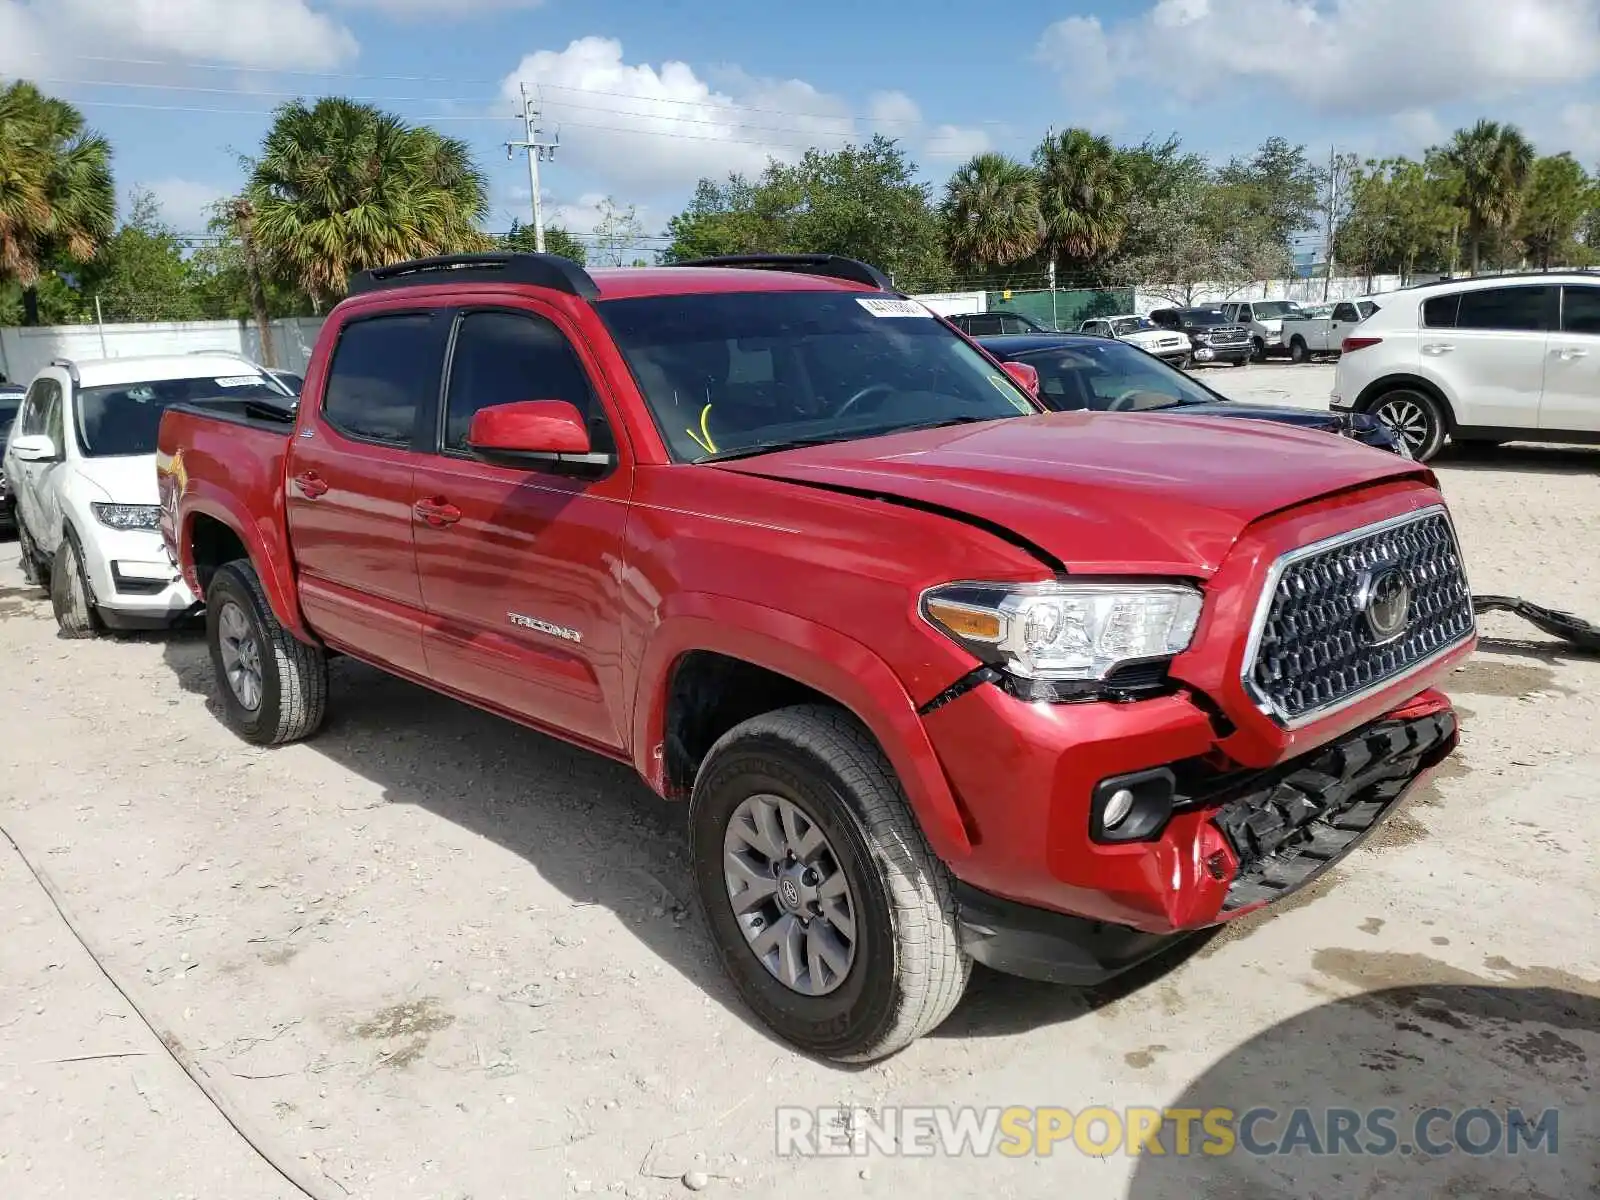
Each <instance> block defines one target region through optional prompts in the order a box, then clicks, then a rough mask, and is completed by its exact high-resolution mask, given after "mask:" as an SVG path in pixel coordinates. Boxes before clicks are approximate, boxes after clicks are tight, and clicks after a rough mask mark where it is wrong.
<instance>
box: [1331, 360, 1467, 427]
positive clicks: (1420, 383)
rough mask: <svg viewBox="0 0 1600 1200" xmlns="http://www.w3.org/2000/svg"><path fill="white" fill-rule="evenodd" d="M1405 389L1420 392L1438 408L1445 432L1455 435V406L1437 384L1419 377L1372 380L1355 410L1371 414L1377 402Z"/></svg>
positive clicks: (1357, 398)
mask: <svg viewBox="0 0 1600 1200" xmlns="http://www.w3.org/2000/svg"><path fill="white" fill-rule="evenodd" d="M1407 389H1410V390H1412V391H1417V392H1421V393H1422V394H1423V395H1424V396H1426V397H1428V399H1430V400H1432V401H1433V402H1434V403H1435V404H1437V405H1438V406H1439V415H1440V416H1442V417H1443V418H1444V428H1445V432H1446V433H1450V434H1453V433H1455V431H1456V429H1457V427H1458V424H1459V422H1457V420H1456V410H1455V406H1454V405H1452V404H1451V403H1450V399H1449V397H1447V396H1446V395H1445V394H1444V391H1443V390H1442V389H1441V388H1440V387H1439V385H1438V384H1436V383H1434V382H1433V381H1432V380H1430V379H1426V378H1424V377H1423V376H1421V375H1412V374H1400V375H1385V376H1383V377H1382V378H1381V379H1374V380H1373V381H1372V382H1371V383H1369V384H1367V386H1366V387H1364V388H1362V389H1361V392H1360V394H1359V395H1358V396H1357V397H1356V402H1355V410H1356V411H1357V412H1361V413H1365V412H1371V411H1372V409H1373V408H1375V407H1376V406H1377V403H1378V401H1379V400H1381V399H1383V397H1384V396H1386V395H1388V394H1389V393H1390V392H1398V391H1405V390H1407Z"/></svg>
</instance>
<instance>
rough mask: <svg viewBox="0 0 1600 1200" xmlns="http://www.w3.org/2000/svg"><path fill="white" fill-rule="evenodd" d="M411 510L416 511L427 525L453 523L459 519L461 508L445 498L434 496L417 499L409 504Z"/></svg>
mask: <svg viewBox="0 0 1600 1200" xmlns="http://www.w3.org/2000/svg"><path fill="white" fill-rule="evenodd" d="M411 511H412V512H414V513H416V514H417V516H419V517H421V518H422V519H423V520H424V521H426V522H427V523H428V524H429V525H434V526H439V525H454V524H455V523H456V522H457V521H459V520H461V510H460V509H459V508H457V507H456V506H455V505H454V504H451V503H450V502H449V501H447V500H441V499H438V498H437V497H435V498H434V499H431V500H418V501H417V502H416V503H415V504H414V505H412V506H411Z"/></svg>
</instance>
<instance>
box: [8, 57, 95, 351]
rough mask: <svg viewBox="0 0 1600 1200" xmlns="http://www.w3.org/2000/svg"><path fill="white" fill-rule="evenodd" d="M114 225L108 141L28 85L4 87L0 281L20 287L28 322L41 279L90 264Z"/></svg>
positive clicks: (34, 314)
mask: <svg viewBox="0 0 1600 1200" xmlns="http://www.w3.org/2000/svg"><path fill="white" fill-rule="evenodd" d="M115 220H116V192H115V189H114V187H113V185H112V181H111V146H110V143H109V142H107V141H106V139H105V138H103V137H101V136H100V135H99V134H97V133H94V132H93V131H91V130H90V129H88V128H87V127H86V125H85V124H84V120H83V116H82V114H81V113H79V112H78V110H77V109H75V108H73V107H72V105H70V104H68V103H66V102H65V101H63V100H56V99H54V98H52V97H49V96H46V95H44V93H42V92H40V91H39V89H38V88H36V87H35V86H34V85H33V84H31V83H26V82H21V81H19V82H16V83H13V84H11V85H10V86H9V87H6V88H4V89H0V283H3V282H5V281H8V280H9V281H10V282H12V283H13V284H15V285H16V286H17V287H19V288H20V289H21V292H22V303H23V310H24V319H25V321H26V322H27V323H28V324H30V325H32V324H37V323H38V321H39V292H38V285H39V280H40V276H41V274H42V273H43V272H44V271H46V270H47V269H49V267H50V266H51V264H52V263H54V262H57V261H61V262H64V263H66V264H81V263H85V262H88V261H89V260H90V259H92V258H93V257H94V255H95V252H96V251H97V250H98V249H99V247H100V244H101V243H102V242H103V241H105V239H106V238H107V237H109V236H110V234H111V230H112V226H113V224H114V222H115Z"/></svg>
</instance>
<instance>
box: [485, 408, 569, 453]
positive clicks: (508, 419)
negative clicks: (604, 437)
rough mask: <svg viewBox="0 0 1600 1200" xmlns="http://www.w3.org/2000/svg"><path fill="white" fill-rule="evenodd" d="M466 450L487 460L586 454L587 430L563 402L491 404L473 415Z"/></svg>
mask: <svg viewBox="0 0 1600 1200" xmlns="http://www.w3.org/2000/svg"><path fill="white" fill-rule="evenodd" d="M467 446H468V447H469V448H470V449H472V450H473V451H474V452H476V453H478V454H480V455H482V456H483V457H484V458H488V459H496V458H501V459H503V458H520V457H522V456H524V455H551V454H588V453H589V450H590V445H589V427H588V426H587V425H586V424H585V423H584V420H583V414H582V413H580V412H579V411H578V409H577V407H576V406H575V405H573V404H569V403H568V402H567V401H565V400H522V401H518V402H516V403H514V404H493V405H490V406H489V407H488V408H480V409H479V410H478V411H477V412H476V413H474V414H473V416H472V424H471V426H469V427H468V429H467Z"/></svg>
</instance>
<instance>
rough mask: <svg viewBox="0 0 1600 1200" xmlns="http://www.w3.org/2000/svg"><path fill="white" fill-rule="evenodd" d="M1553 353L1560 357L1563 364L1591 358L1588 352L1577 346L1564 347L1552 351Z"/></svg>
mask: <svg viewBox="0 0 1600 1200" xmlns="http://www.w3.org/2000/svg"><path fill="white" fill-rule="evenodd" d="M1551 353H1552V354H1555V355H1558V356H1559V357H1560V359H1561V361H1562V362H1571V361H1572V360H1573V359H1575V358H1588V357H1589V352H1588V351H1587V350H1581V349H1579V348H1578V347H1577V346H1562V347H1561V348H1560V349H1557V350H1552V351H1551Z"/></svg>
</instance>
